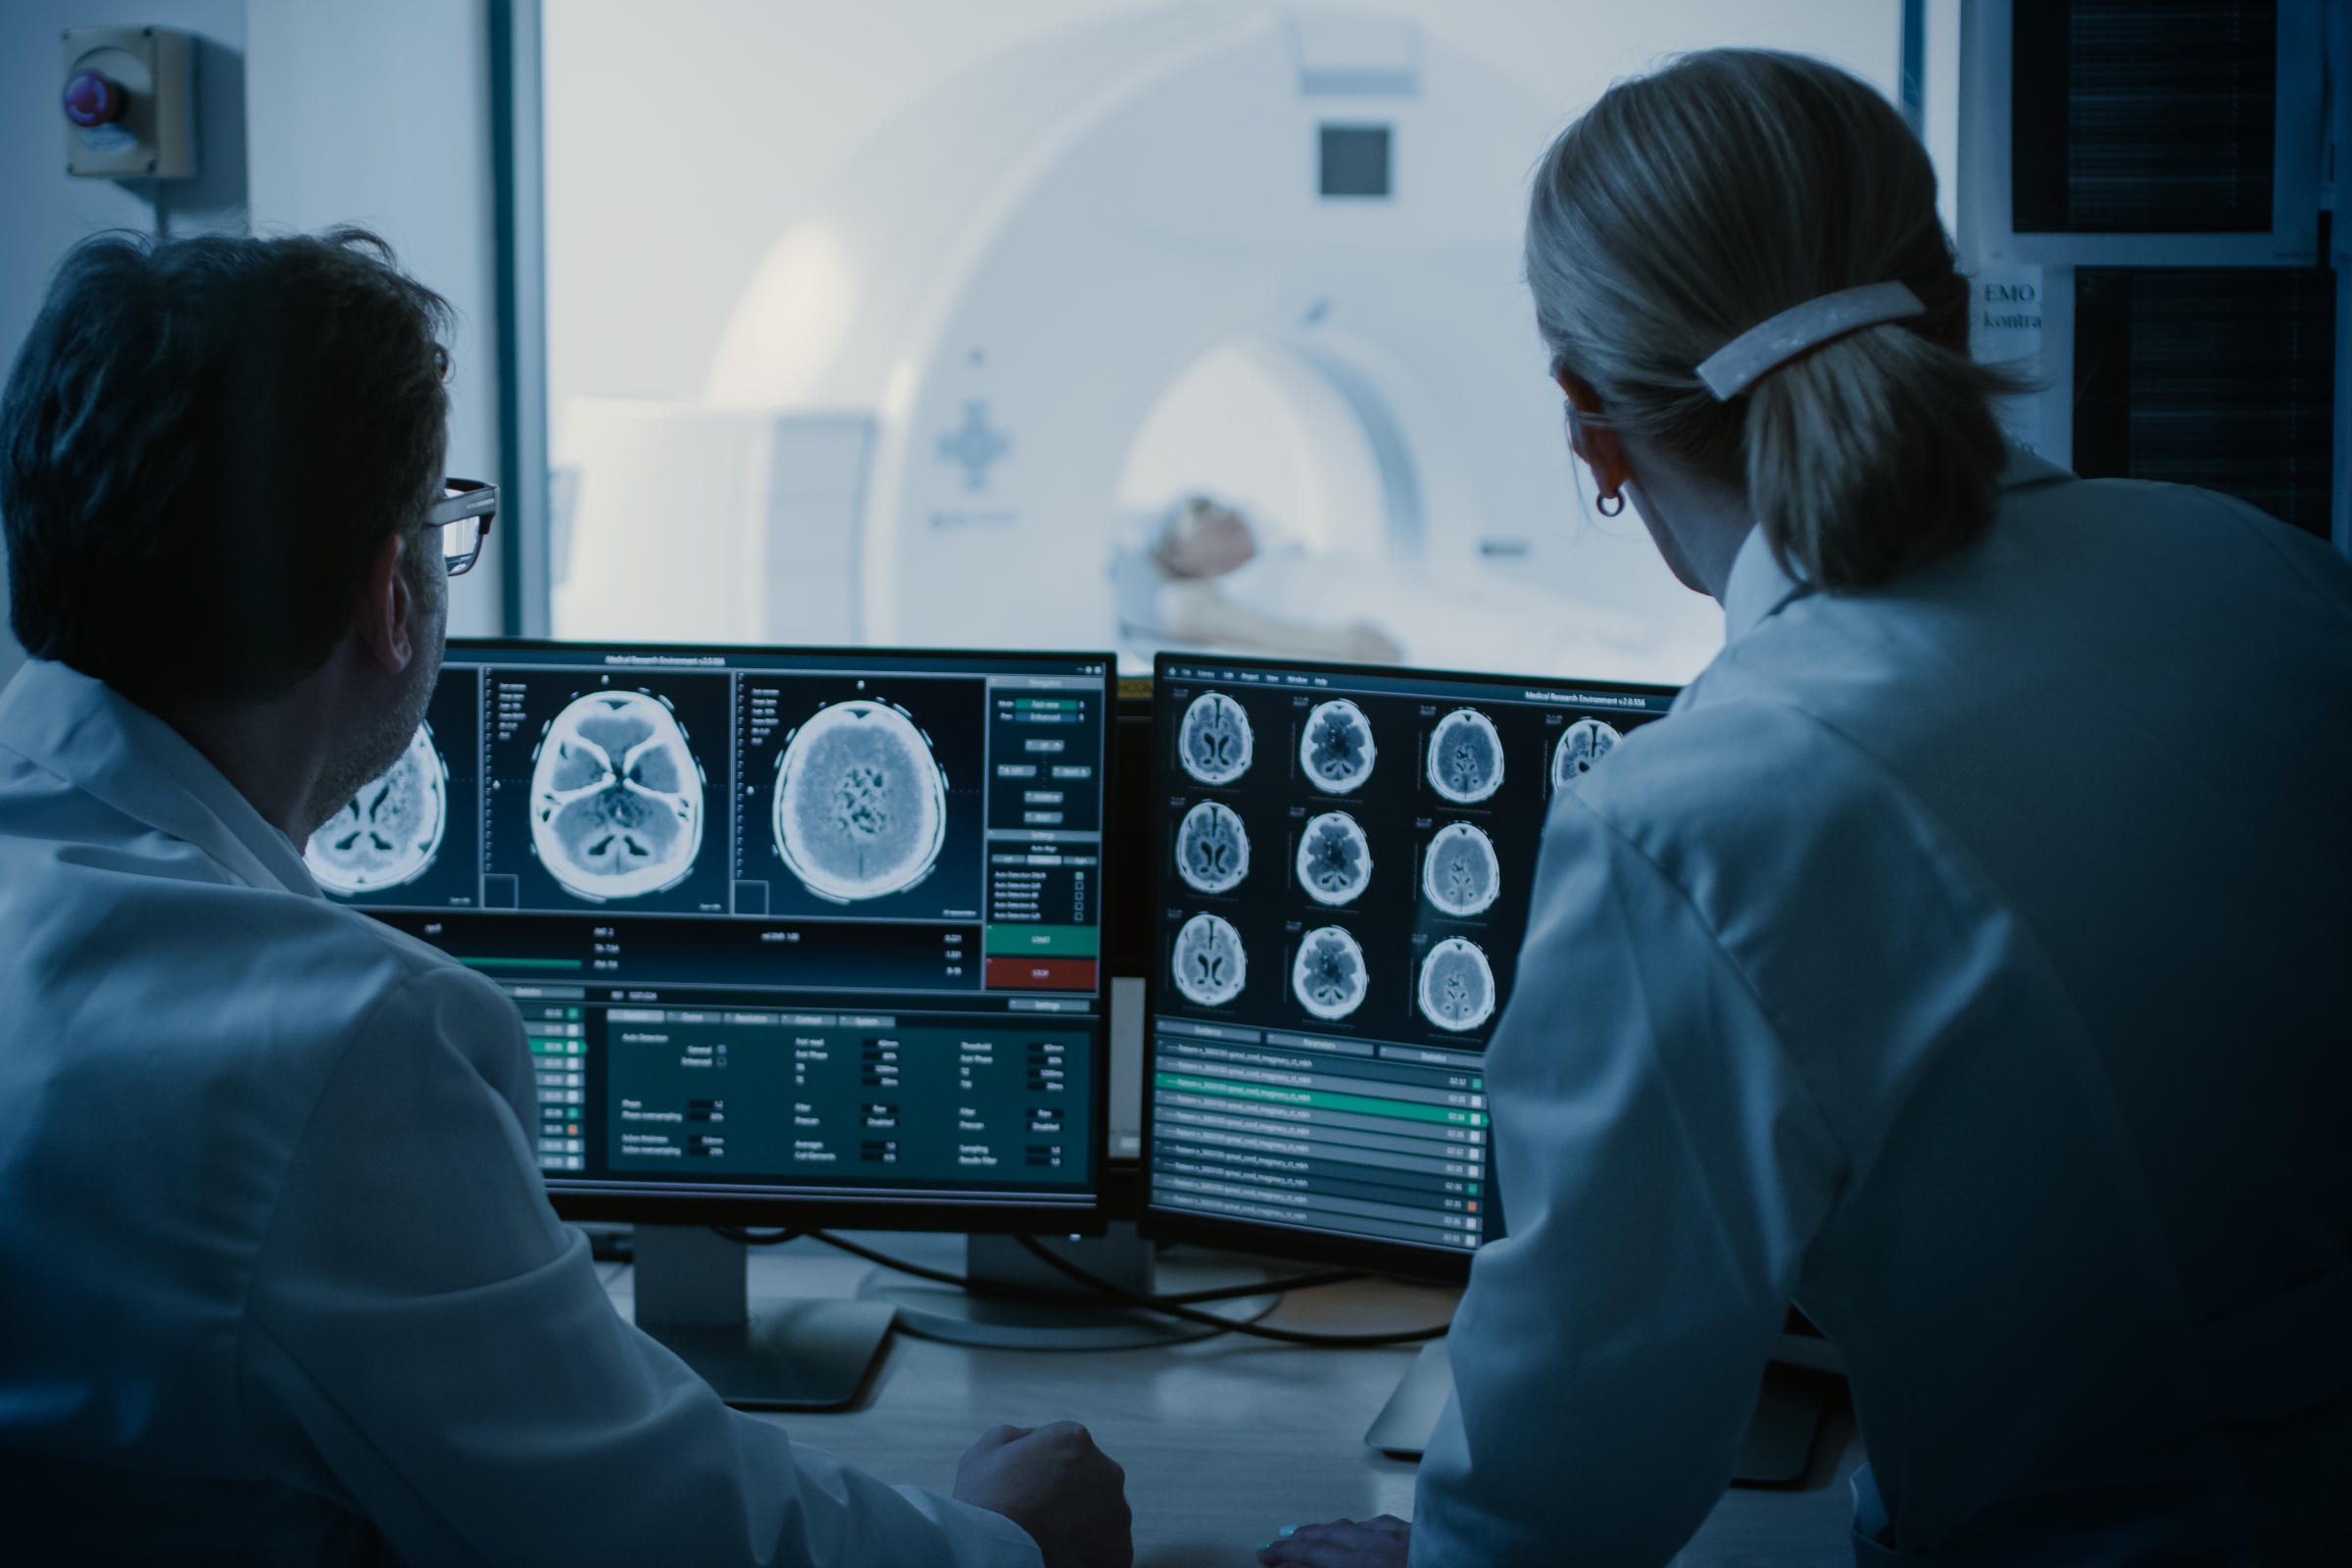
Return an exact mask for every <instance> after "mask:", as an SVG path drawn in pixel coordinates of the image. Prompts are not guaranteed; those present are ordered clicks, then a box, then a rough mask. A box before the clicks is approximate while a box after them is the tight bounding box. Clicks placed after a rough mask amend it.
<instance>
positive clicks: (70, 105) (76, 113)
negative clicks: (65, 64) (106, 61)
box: [65, 71, 130, 125]
mask: <svg viewBox="0 0 2352 1568" xmlns="http://www.w3.org/2000/svg"><path fill="white" fill-rule="evenodd" d="M65 102H66V118H67V119H68V120H71V121H72V122H73V123H75V124H76V125H103V124H106V123H109V122H111V121H117V120H121V119H122V118H123V111H124V110H126V109H128V108H129V107H130V94H129V93H127V92H125V91H123V84H122V83H121V82H119V81H109V80H108V79H107V78H106V77H104V76H101V75H100V74H98V73H96V72H95V71H80V72H75V73H74V74H73V80H71V81H69V82H67V83H66V99H65Z"/></svg>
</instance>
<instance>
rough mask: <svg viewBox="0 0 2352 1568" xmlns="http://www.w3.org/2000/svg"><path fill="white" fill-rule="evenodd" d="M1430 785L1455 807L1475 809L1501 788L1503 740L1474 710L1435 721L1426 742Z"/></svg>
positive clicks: (1482, 714) (1483, 716) (1463, 711)
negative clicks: (1434, 728) (1435, 729)
mask: <svg viewBox="0 0 2352 1568" xmlns="http://www.w3.org/2000/svg"><path fill="white" fill-rule="evenodd" d="M1429 783H1430V787H1431V788H1432V789H1434V790H1436V791H1437V792H1438V793H1439V794H1440V795H1442V796H1444V797H1445V798H1446V799H1447V800H1449V801H1451V802H1453V804H1454V805H1456V806H1475V805H1477V804H1478V803H1479V802H1480V801H1483V800H1485V799H1487V798H1488V797H1489V796H1491V795H1493V794H1494V793H1495V791H1496V790H1498V789H1500V788H1502V737H1501V736H1500V735H1498V734H1496V733H1495V721H1494V720H1493V719H1491V718H1489V717H1488V716H1487V715H1486V714H1484V713H1482V712H1480V711H1478V710H1477V709H1475V708H1457V709H1455V710H1454V711H1452V712H1450V713H1447V714H1446V716H1445V717H1444V718H1441V719H1439V720H1438V727H1437V731H1436V733H1434V734H1432V735H1431V736H1430V738H1429Z"/></svg>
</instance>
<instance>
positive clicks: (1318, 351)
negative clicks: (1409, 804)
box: [556, 3, 1721, 680]
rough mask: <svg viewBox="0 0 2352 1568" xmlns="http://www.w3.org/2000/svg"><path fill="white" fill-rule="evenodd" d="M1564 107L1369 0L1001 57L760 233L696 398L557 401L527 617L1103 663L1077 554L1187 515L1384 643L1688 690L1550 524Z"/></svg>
mask: <svg viewBox="0 0 2352 1568" xmlns="http://www.w3.org/2000/svg"><path fill="white" fill-rule="evenodd" d="M1563 107H1564V106H1560V105H1557V104H1554V103H1552V102H1550V101H1548V100H1546V99H1545V98H1544V96H1543V94H1542V93H1541V91H1540V90H1539V89H1538V88H1537V87H1536V86H1534V85H1532V84H1530V83H1528V82H1525V81H1522V80H1520V79H1518V78H1516V77H1514V76H1511V75H1509V74H1507V73H1504V72H1502V71H1500V70H1498V69H1495V67H1492V66H1489V65H1487V64H1484V63H1482V62H1480V61H1478V60H1476V59H1474V58H1471V57H1470V56H1468V55H1465V54H1463V53H1460V52H1457V51H1454V50H1450V49H1448V48H1446V47H1444V46H1443V45H1441V44H1439V43H1437V42H1435V41H1433V40H1431V39H1428V38H1426V37H1424V36H1423V35H1422V34H1421V33H1420V32H1419V30H1418V29H1417V28H1416V27H1415V26H1414V25H1413V24H1412V23H1410V22H1409V21H1405V20H1402V19H1398V18H1394V17H1389V16H1384V15H1381V14H1378V13H1372V12H1357V11H1332V10H1290V9H1268V8H1262V7H1229V6H1222V5H1214V4H1201V3H1188V4H1179V5H1172V6H1168V7H1164V8H1160V9H1155V10H1148V11H1142V12H1137V13H1131V14H1127V15H1123V16H1120V17H1118V18H1115V19H1113V20H1109V21H1104V22H1101V23H1097V24H1092V25H1087V26H1084V27H1083V28H1080V29H1078V30H1075V31H1071V32H1066V33H1062V34H1059V35H1056V36H1054V37H1051V38H1048V39H1045V40H1043V41H1038V42H1032V43H1029V44H1025V45H1021V46H1016V47H1014V48H1011V49H1008V50H1007V51H1005V53H1004V54H1002V55H1000V56H997V57H995V58H994V59H992V60H990V61H988V62H986V63H984V64H983V65H982V66H981V67H979V68H978V69H976V70H973V71H971V72H969V73H966V74H965V75H963V76H962V77H961V78H959V79H958V80H956V81H955V82H954V83H952V84H951V85H950V86H949V87H948V88H946V89H945V90H942V91H940V92H937V93H934V94H932V95H930V96H928V97H927V98H925V100H924V101H923V102H922V103H921V104H920V105H919V106H918V107H917V108H915V109H914V110H913V111H912V112H911V113H909V114H907V116H905V117H903V118H902V119H901V120H900V121H899V122H897V123H895V124H893V125H892V126H890V127H889V128H887V129H886V130H885V131H884V132H882V133H881V134H880V135H878V136H877V137H876V138H875V139H874V140H873V141H872V142H871V143H870V144H868V145H867V146H866V147H865V148H864V149H863V151H862V152H861V153H859V154H858V156H856V157H855V158H853V160H852V161H851V162H850V163H849V164H848V165H847V166H846V167H845V171H844V172H843V174H842V175H841V177H840V178H839V179H838V180H837V181H836V182H835V184H834V185H833V187H832V189H831V192H830V194H829V195H828V196H827V197H825V198H824V199H823V200H821V201H820V202H818V203H817V204H815V205H814V206H813V207H812V208H810V209H809V210H808V211H806V212H804V213H803V214H801V215H800V216H799V217H798V219H797V221H794V222H793V223H792V224H791V225H790V226H789V227H788V228H787V230H786V231H785V232H784V233H782V234H781V235H780V237H779V238H778V239H777V240H776V242H775V243H774V245H773V247H772V249H771V250H770V251H769V253H768V254H767V256H766V258H765V260H764V262H763V263H762V264H761V266H760V269H759V270H758V273H757V275H756V276H755V277H754V278H753V280H752V282H751V284H750V286H749V287H748V289H747V290H746V292H745V293H744V295H743V297H742V298H741V300H740V301H739V302H738V304H737V306H736V308H735V311H734V315H733V318H732V320H731V321H730V323H729V325H728V327H727V330H726V332H725V335H724V338H723V340H722V342H721V344H720V346H719V349H718V351H717V353H716V355H715V357H714V360H713V363H712V365H711V370H710V374H709V379H708V384H707V387H706V390H705V394H704V396H703V398H702V399H701V400H700V401H699V402H696V403H691V404H687V403H670V404H663V403H648V402H629V401H620V400H612V399H591V398H575V399H572V400H570V402H569V403H568V404H567V405H566V406H565V407H564V409H562V410H560V411H559V421H558V422H559V430H558V439H559V446H558V449H557V459H558V464H559V472H560V475H561V476H562V477H561V481H560V485H559V495H560V497H561V496H562V495H564V494H566V493H567V494H568V495H569V497H570V499H569V500H568V502H564V503H562V504H560V507H559V518H558V538H557V548H556V571H557V576H558V579H559V584H560V585H559V587H558V589H557V594H556V628H557V632H558V634H559V635H561V636H568V637H630V638H642V639H676V640H691V641H722V640H723V641H736V642H760V643H765V642H799V643H849V642H867V643H893V644H924V645H934V646H961V647H992V646H1014V645H1019V646H1040V645H1059V646H1074V647H1108V646H1113V645H1118V644H1123V652H1124V653H1126V654H1128V655H1140V654H1142V653H1144V652H1146V651H1147V650H1146V649H1145V648H1143V647H1142V646H1139V643H1138V639H1137V635H1136V633H1135V631H1134V629H1133V628H1132V627H1130V628H1128V629H1127V630H1126V632H1125V634H1124V636H1123V635H1122V626H1121V623H1120V615H1119V613H1118V610H1117V606H1116V596H1115V594H1114V589H1113V583H1112V564H1113V561H1114V558H1117V557H1118V556H1120V554H1121V553H1122V552H1126V553H1128V555H1129V556H1130V557H1131V558H1132V556H1133V554H1134V553H1135V552H1136V551H1137V549H1138V548H1139V546H1140V545H1141V543H1142V542H1143V534H1144V531H1145V528H1146V525H1147V522H1146V519H1148V518H1149V517H1150V516H1151V515H1153V514H1154V513H1156V512H1158V511H1159V510H1161V509H1162V508H1164V507H1165V506H1166V505H1167V504H1168V503H1170V502H1172V501H1174V500H1176V499H1177V498H1179V497H1181V496H1183V495H1186V494H1189V493H1195V492H1206V493H1210V494H1214V495H1217V496H1219V497H1221V498H1223V499H1226V500H1229V501H1231V502H1233V503H1235V504H1236V505H1238V506H1240V507H1241V508H1243V509H1244V510H1245V511H1246V512H1247V513H1248V514H1249V515H1250V516H1251V518H1252V520H1253V523H1254V524H1255V526H1256V529H1257V531H1258V533H1259V535H1260V538H1261V541H1262V542H1263V543H1264V544H1265V546H1266V547H1267V555H1268V558H1269V560H1278V561H1280V562H1281V563H1283V564H1284V565H1283V569H1282V571H1281V572H1279V573H1277V574H1275V575H1276V578H1278V579H1279V580H1278V581H1275V582H1274V583H1273V585H1272V587H1270V588H1269V587H1268V586H1266V585H1265V584H1261V585H1260V588H1259V592H1260V593H1261V594H1262V593H1269V592H1270V593H1274V594H1276V595H1277V596H1280V595H1282V594H1289V595H1290V596H1291V597H1292V598H1294V599H1303V600H1317V599H1318V598H1319V599H1321V600H1324V601H1328V600H1331V599H1333V598H1334V596H1335V595H1336V596H1337V598H1338V599H1340V600H1342V601H1348V600H1350V599H1351V597H1352V598H1360V599H1362V600H1364V601H1365V602H1367V603H1369V602H1372V601H1378V603H1379V605H1380V606H1381V607H1382V608H1381V609H1380V611H1379V613H1378V614H1377V615H1376V617H1375V618H1377V619H1380V620H1381V621H1382V622H1383V623H1384V624H1387V623H1392V622H1397V621H1400V620H1413V621H1415V622H1416V624H1415V626H1413V627H1412V628H1407V629H1403V630H1401V631H1400V633H1399V635H1398V638H1397V640H1398V641H1400V642H1401V643H1403V644H1404V646H1405V648H1406V650H1407V655H1408V658H1412V659H1418V660H1420V661H1421V662H1442V663H1455V664H1468V665H1472V666H1483V667H1488V668H1504V669H1523V670H1527V671H1529V672H1533V673H1552V674H1560V675H1567V674H1585V675H1591V676H1594V677H1604V676H1615V677H1631V678H1652V679H1666V680H1681V679H1685V678H1687V677H1688V676H1689V675H1690V674H1691V672H1692V671H1694V670H1695V669H1696V668H1697V667H1698V665H1699V664H1700V663H1702V662H1704V661H1705V659H1706V658H1707V657H1708V656H1709V654H1710V653H1711V651H1712V649H1713V648H1714V647H1715V646H1716V645H1717V644H1718V643H1719V642H1720V640H1721V620H1720V616H1719V615H1718V614H1717V613H1715V610H1714V607H1713V606H1712V605H1711V604H1710V603H1708V602H1707V601H1705V600H1703V599H1700V598H1698V597H1697V596H1695V595H1693V594H1691V593H1690V592H1688V591H1687V590H1685V589H1683V588H1682V587H1680V586H1679V585H1678V584H1676V583H1675V582H1674V581H1673V579H1672V578H1671V576H1670V575H1669V574H1668V572H1667V571H1666V569H1665V567H1664V566H1663V564H1661V563H1660V561H1659V559H1658V557H1657V555H1656V553H1655V551H1654V550H1653V549H1652V548H1651V546H1650V544H1649V543H1648V541H1647V539H1646V538H1645V537H1644V536H1643V535H1642V530H1641V528H1640V527H1639V525H1638V523H1637V522H1636V520H1635V519H1634V518H1632V517H1630V516H1628V517H1624V518H1621V519H1619V520H1618V521H1616V522H1613V523H1612V522H1606V521H1603V520H1601V519H1599V518H1598V517H1597V516H1595V515H1593V513H1592V511H1591V509H1590V506H1589V504H1588V503H1585V502H1583V501H1581V500H1580V495H1581V492H1580V490H1579V487H1578V479H1579V477H1580V476H1579V475H1577V474H1575V473H1573V472H1572V471H1571V466H1570V460H1569V458H1568V455H1567V452H1566V448H1565V442H1564V440H1563V436H1562V431H1561V427H1560V414H1559V408H1560V404H1559V395H1558V392H1557V391H1556V389H1554V388H1552V387H1551V386H1550V384H1549V382H1548V380H1547V379H1546V376H1545V363H1544V350H1543V346H1542V343H1541V341H1540V339H1539V338H1538V337H1537V335H1536V332H1535V328H1534V325H1533V320H1532V312H1531V309H1530V306H1529V303H1528V300H1527V296H1526V291H1525V288H1524V286H1523V284H1522V283H1521V281H1520V276H1519V241H1520V224H1521V221H1522V215H1523V212H1524V201H1525V197H1524V191H1525V182H1526V179H1527V177H1528V174H1529V172H1530V171H1531V169H1532V168H1533V166H1534V164H1535V161H1536V159H1537V158H1538V156H1539V155H1540V154H1541V152H1542V151H1543V149H1544V145H1545V142H1546V140H1547V139H1548V137H1549V136H1550V135H1551V134H1552V133H1553V132H1554V131H1555V130H1556V129H1557V127H1558V125H1559V124H1560V123H1562V121H1563V116H1562V113H1561V110H1562V108H1563ZM1318 584H1321V585H1323V586H1324V587H1326V588H1327V589H1328V590H1329V591H1328V592H1324V593H1322V594H1320V595H1318V594H1317V593H1316V592H1315V591H1314V590H1315V589H1316V587H1317V585H1318ZM1261 608H1263V607H1261ZM1274 608H1275V609H1276V610H1277V612H1278V613H1291V614H1294V615H1296V616H1298V617H1299V618H1305V619H1314V618H1318V617H1321V618H1329V610H1328V607H1327V606H1322V605H1318V604H1311V603H1309V604H1299V605H1295V606H1293V607H1290V608H1289V609H1288V610H1287V611H1286V610H1284V609H1283V607H1281V606H1276V607H1274ZM1571 665H1573V666H1574V667H1570V666H1571Z"/></svg>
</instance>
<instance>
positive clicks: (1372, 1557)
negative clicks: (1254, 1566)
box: [1257, 1513, 1413, 1568]
mask: <svg viewBox="0 0 2352 1568" xmlns="http://www.w3.org/2000/svg"><path fill="white" fill-rule="evenodd" d="M1412 1544H1413V1527H1412V1526H1411V1525H1409V1524H1407V1523H1405V1522H1404V1521H1403V1520H1402V1519H1398V1518H1395V1517H1393V1516H1391V1515H1389V1514H1385V1513H1384V1514H1382V1515H1381V1516H1380V1517H1379V1518H1377V1519H1367V1520H1365V1521H1364V1522H1363V1523H1362V1524H1360V1525H1359V1524H1357V1523H1356V1522H1355V1521H1354V1520H1352V1519H1339V1520H1334V1521H1333V1522H1332V1523H1330V1524H1327V1525H1294V1526H1292V1527H1290V1528H1289V1529H1286V1530H1284V1531H1283V1533H1282V1534H1281V1535H1280V1536H1277V1537H1276V1538H1275V1539H1274V1540H1272V1541H1269V1542H1267V1543H1266V1544H1264V1545H1262V1546H1260V1547H1258V1548H1257V1560H1258V1561H1259V1562H1261V1563H1264V1564H1265V1565H1266V1568H1281V1565H1282V1564H1285V1563H1297V1564H1299V1565H1301V1568H1404V1554H1405V1551H1406V1550H1407V1548H1409V1547H1410V1546H1411V1545H1412Z"/></svg>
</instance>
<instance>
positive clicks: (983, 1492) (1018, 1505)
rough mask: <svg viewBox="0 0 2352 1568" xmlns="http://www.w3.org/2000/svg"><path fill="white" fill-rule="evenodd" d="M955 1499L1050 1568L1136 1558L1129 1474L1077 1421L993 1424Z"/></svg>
mask: <svg viewBox="0 0 2352 1568" xmlns="http://www.w3.org/2000/svg"><path fill="white" fill-rule="evenodd" d="M956 1501H958V1502H968V1503H972V1504H974V1505H975V1506H977V1507H982V1508H986V1509H988V1510H989V1511H990V1512H992V1513H1001V1514H1003V1515H1004V1516H1005V1518H1007V1519H1009V1520H1011V1521H1012V1522H1013V1523H1014V1524H1016V1525H1019V1526H1020V1527H1021V1528H1022V1529H1023V1530H1026V1531H1028V1532H1029V1534H1030V1535H1031V1536H1032V1537H1034V1538H1035V1539H1036V1541H1037V1545H1038V1549H1039V1550H1040V1551H1042V1552H1044V1553H1045V1554H1046V1568H1129V1565H1130V1564H1132V1563H1133V1562H1134V1561H1135V1535H1134V1530H1133V1524H1134V1518H1133V1516H1132V1515H1131V1514H1129V1513H1128V1511H1127V1472H1126V1471H1124V1470H1122V1469H1120V1468H1119V1467H1118V1466H1117V1465H1115V1464H1113V1463H1112V1462H1111V1460H1110V1456H1109V1455H1108V1454H1106V1453H1104V1452H1103V1450H1102V1449H1101V1448H1098V1447H1096V1446H1095V1440H1094V1439H1093V1438H1092V1437H1091V1436H1089V1435H1088V1433H1087V1430H1086V1428H1084V1427H1082V1426H1080V1425H1079V1424H1078V1423H1077V1422H1075V1421H1056V1422H1054V1424H1053V1425H1051V1426H1043V1427H1035V1428H1031V1427H990V1428H989V1429H988V1430H987V1431H986V1432H983V1433H981V1434H980V1441H979V1442H978V1443H975V1444H973V1445H972V1446H971V1448H970V1449H969V1450H968V1451H967V1452H966V1453H965V1454H964V1456H963V1461H962V1463H960V1464H958V1465H956ZM1403 1560H1404V1559H1403V1557H1402V1556H1399V1557H1398V1558H1397V1561H1398V1562H1402V1561H1403Z"/></svg>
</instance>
